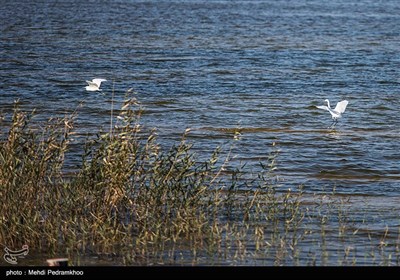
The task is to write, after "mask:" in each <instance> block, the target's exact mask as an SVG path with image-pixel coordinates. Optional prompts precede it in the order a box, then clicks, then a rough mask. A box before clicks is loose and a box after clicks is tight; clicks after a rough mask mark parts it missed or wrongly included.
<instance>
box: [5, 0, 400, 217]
mask: <svg viewBox="0 0 400 280" xmlns="http://www.w3.org/2000/svg"><path fill="white" fill-rule="evenodd" d="M399 11H400V1H397V0H388V1H375V0H361V1H360V0H357V1H356V0H339V1H319V0H307V1H306V0H288V1H275V0H274V1H273V0H267V1H251V0H250V1H234V0H233V1H196V0H193V1H135V0H119V1H100V0H93V1H80V0H67V1H50V0H42V1H20V0H16V1H2V4H1V5H0V13H1V15H2V16H1V18H0V106H1V107H0V111H2V112H3V113H6V114H7V113H9V112H10V111H11V108H12V103H13V101H14V100H15V99H17V98H19V99H20V100H21V102H22V104H23V108H25V109H29V108H36V109H37V110H38V112H39V115H40V116H42V117H44V118H47V117H50V116H55V115H62V114H63V113H64V112H66V111H72V110H74V109H75V108H76V107H77V106H78V104H79V103H80V102H82V101H84V105H83V107H82V108H80V109H79V111H78V112H79V117H78V119H77V122H76V125H77V128H78V130H79V131H80V133H81V134H82V135H84V134H85V133H86V134H90V133H91V132H93V131H98V129H99V128H100V127H103V128H107V127H108V125H109V114H110V99H111V92H112V88H113V86H114V87H115V94H116V99H119V100H121V99H122V98H123V96H124V92H125V91H126V90H128V89H129V88H133V89H134V90H135V91H137V92H138V94H137V98H138V99H139V100H140V102H141V103H142V105H143V107H144V114H143V117H142V121H141V122H142V123H143V125H144V126H145V127H147V128H149V129H150V128H153V127H156V128H157V130H158V135H159V141H160V142H161V143H162V144H163V145H165V146H167V147H168V146H170V145H172V144H174V143H176V141H177V140H179V139H180V136H181V135H182V133H183V132H184V130H185V129H186V128H191V129H192V131H191V133H190V134H189V140H190V141H191V142H192V143H193V144H194V150H195V151H196V152H197V153H198V154H200V155H204V154H205V155H209V154H210V153H211V152H212V151H213V150H214V149H215V148H216V146H218V145H222V146H223V147H225V148H226V149H229V145H230V143H232V142H233V141H232V138H233V133H232V131H233V130H234V129H235V128H238V127H240V129H241V134H242V135H241V140H240V141H235V143H234V145H235V146H234V150H233V151H234V154H235V156H236V158H235V159H234V161H233V164H235V163H236V164H240V163H241V162H246V163H247V167H246V168H249V169H250V170H252V169H253V168H255V169H256V166H257V165H258V163H259V162H260V161H263V160H265V159H266V158H267V157H268V155H269V153H270V152H271V151H272V149H273V147H272V144H273V143H275V147H277V148H278V149H279V150H280V153H279V156H278V159H277V167H278V169H277V174H278V175H279V177H278V178H279V184H280V186H281V187H282V188H284V189H288V188H291V189H296V188H297V187H298V186H300V185H302V186H303V189H304V191H305V192H310V193H325V192H327V191H328V192H331V191H332V190H333V189H335V190H336V192H337V193H340V194H347V195H357V196H359V195H361V196H368V197H369V203H370V204H373V207H375V206H376V207H378V206H377V205H381V204H382V201H387V202H388V203H389V205H386V207H385V209H384V211H387V212H385V213H387V216H386V217H388V223H389V222H390V219H392V218H393V219H395V220H397V223H398V219H397V218H398V210H399V207H398V202H399V199H397V198H400V164H399V160H400V141H399V140H400V101H399V100H400V98H399V86H400V79H399V76H400V75H399V69H400V53H399V46H400V29H399V26H400V13H399ZM95 77H100V78H106V79H107V80H108V82H105V83H104V84H102V88H103V92H104V93H105V95H101V94H98V93H93V92H86V91H85V88H84V87H85V86H86V83H85V80H89V79H92V78H95ZM326 98H328V99H329V100H330V101H331V103H332V104H333V105H336V102H338V101H340V100H342V99H347V100H348V101H349V105H348V107H347V109H346V111H345V113H344V115H343V118H342V119H340V120H339V123H338V125H337V126H336V128H335V129H334V130H330V129H327V128H328V126H329V125H330V124H331V122H332V120H331V117H330V114H329V113H328V112H327V111H323V110H320V109H317V108H316V107H315V106H317V105H323V103H324V99H326ZM77 145H78V146H79V143H78V144H77ZM70 160H71V162H72V163H73V164H75V163H76V164H78V163H79V157H78V158H76V159H73V158H72V159H70ZM75 160H76V162H74V161H75ZM371 199H372V200H371ZM385 199H386V200H385ZM374 201H375V202H374ZM391 207H392V208H391ZM374 209H375V208H374ZM388 209H389V210H388ZM390 209H393V211H390ZM389 216H390V217H391V218H390V219H389ZM392 222H394V221H392ZM383 224H385V222H383ZM392 225H393V224H392Z"/></svg>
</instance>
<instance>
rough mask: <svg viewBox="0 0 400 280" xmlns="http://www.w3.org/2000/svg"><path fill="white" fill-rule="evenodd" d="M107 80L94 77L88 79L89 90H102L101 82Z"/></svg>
mask: <svg viewBox="0 0 400 280" xmlns="http://www.w3.org/2000/svg"><path fill="white" fill-rule="evenodd" d="M105 81H107V80H106V79H93V80H92V81H86V83H88V86H86V87H85V88H86V90H87V91H101V89H100V85H101V82H105Z"/></svg>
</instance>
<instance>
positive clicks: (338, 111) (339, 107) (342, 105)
mask: <svg viewBox="0 0 400 280" xmlns="http://www.w3.org/2000/svg"><path fill="white" fill-rule="evenodd" d="M325 102H326V103H327V106H325V105H323V106H316V107H317V108H318V109H322V110H326V111H328V112H329V113H331V115H332V119H333V123H332V126H331V127H333V126H334V125H336V123H337V121H338V119H339V118H341V117H342V114H343V113H344V111H345V110H346V107H347V104H349V101H347V100H342V101H340V102H338V103H337V104H336V107H335V109H332V108H331V105H330V103H329V100H328V99H325Z"/></svg>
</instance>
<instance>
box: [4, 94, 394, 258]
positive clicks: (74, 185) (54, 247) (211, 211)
mask: <svg viewBox="0 0 400 280" xmlns="http://www.w3.org/2000/svg"><path fill="white" fill-rule="evenodd" d="M116 112H118V115H117V116H116V117H115V120H113V117H114V116H111V128H110V131H109V132H108V133H99V134H98V136H97V137H95V138H92V139H87V141H86V143H85V144H84V151H83V152H82V162H81V165H80V168H79V169H78V170H76V171H75V172H74V173H73V174H69V175H68V176H66V174H64V173H63V172H64V168H63V167H64V164H65V156H66V154H67V153H68V152H69V148H70V144H71V141H72V140H73V137H74V120H75V117H76V114H75V113H74V114H71V115H69V116H65V117H62V118H52V119H50V120H49V121H48V122H47V123H45V124H41V123H39V124H38V123H34V122H32V117H33V116H34V114H35V112H31V113H26V112H23V111H22V110H21V109H20V107H19V104H18V102H17V103H16V104H15V107H14V111H13V116H12V120H11V122H10V125H9V127H8V129H7V130H2V135H1V137H2V140H1V143H0V201H1V205H0V213H1V215H0V220H1V222H0V244H1V245H2V246H4V247H5V246H8V247H12V248H19V247H21V246H22V245H24V244H27V245H29V248H30V250H31V251H35V252H37V253H43V254H44V255H46V256H54V255H56V254H58V255H60V254H62V255H67V256H68V257H69V258H70V260H71V262H72V264H76V265H79V264H81V265H82V264H84V263H82V262H81V259H82V257H85V256H97V257H101V258H105V259H106V260H108V261H109V262H110V263H114V264H125V265H151V264H166V265H170V264H172V265H176V264H184V265H201V264H206V265H213V264H215V265H232V264H234V265H235V264H236V265H392V264H397V265H398V264H399V249H398V248H399V236H400V235H399V232H398V231H399V228H397V229H394V228H391V229H389V228H387V227H386V228H384V229H382V231H377V230H374V231H372V230H371V231H368V230H363V231H360V230H359V229H360V228H361V227H362V226H363V221H358V220H357V221H353V220H352V217H351V214H350V213H349V212H348V211H347V210H346V207H347V205H348V201H346V200H345V199H343V198H341V197H338V196H336V195H335V194H327V195H325V196H312V195H306V194H305V193H303V192H302V190H301V189H300V191H297V192H292V191H290V190H288V191H286V192H277V191H276V189H275V180H274V174H273V172H274V169H275V168H276V163H275V160H276V157H277V155H278V150H277V149H276V147H271V150H272V151H271V154H270V157H269V159H268V161H267V162H261V163H260V170H259V171H258V172H257V174H256V175H252V176H249V175H248V173H246V172H245V171H244V169H243V168H240V167H239V168H236V169H233V168H230V170H231V171H227V169H228V168H227V166H228V165H229V163H230V160H231V152H230V151H228V152H227V153H226V154H224V152H223V151H222V149H221V148H219V147H217V148H216V149H215V151H214V153H212V154H211V155H210V157H209V159H208V160H206V161H200V160H198V157H197V156H196V154H195V153H194V152H192V144H191V143H190V142H189V141H188V140H187V136H188V134H189V133H190V130H186V131H185V132H184V133H183V135H182V139H181V141H179V142H178V143H177V144H176V145H174V146H173V147H171V148H170V149H167V150H166V149H163V148H162V147H161V146H160V145H159V143H158V140H157V134H156V131H155V130H153V131H150V132H148V133H146V132H143V131H142V130H141V129H142V127H141V124H140V113H141V109H140V104H139V103H138V102H137V100H136V99H135V98H134V97H132V96H129V95H127V97H126V99H125V100H124V102H123V104H121V108H120V110H118V111H116ZM2 119H3V118H2ZM113 121H114V124H113ZM5 131H6V132H5ZM239 136H240V133H239V131H238V132H237V133H234V135H233V139H234V140H233V145H234V141H235V140H238V139H239ZM372 235H376V236H375V237H374V236H372Z"/></svg>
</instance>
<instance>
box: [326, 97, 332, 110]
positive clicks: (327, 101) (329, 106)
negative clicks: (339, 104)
mask: <svg viewBox="0 0 400 280" xmlns="http://www.w3.org/2000/svg"><path fill="white" fill-rule="evenodd" d="M326 103H328V108H329V109H330V108H331V104H330V103H329V100H328V99H327V100H326Z"/></svg>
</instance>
